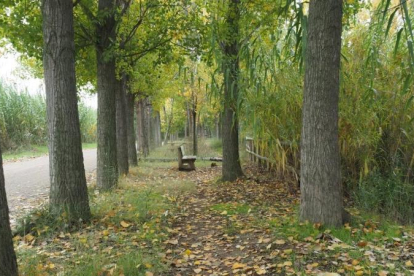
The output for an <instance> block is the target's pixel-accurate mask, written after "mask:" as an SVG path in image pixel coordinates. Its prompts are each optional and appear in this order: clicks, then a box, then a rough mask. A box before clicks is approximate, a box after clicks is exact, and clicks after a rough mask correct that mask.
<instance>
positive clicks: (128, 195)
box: [14, 167, 195, 276]
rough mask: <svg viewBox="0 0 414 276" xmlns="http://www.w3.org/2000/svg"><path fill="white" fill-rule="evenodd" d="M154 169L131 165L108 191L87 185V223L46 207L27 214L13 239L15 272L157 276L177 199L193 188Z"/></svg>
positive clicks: (26, 273)
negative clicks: (71, 221)
mask: <svg viewBox="0 0 414 276" xmlns="http://www.w3.org/2000/svg"><path fill="white" fill-rule="evenodd" d="M155 173H156V169H155V168H154V169H152V168H147V167H140V168H133V169H132V170H131V175H130V176H129V177H126V178H122V179H121V180H120V184H119V187H118V188H117V189H115V190H113V191H111V192H100V191H98V190H96V189H95V188H94V187H91V188H90V206H91V211H92V219H91V221H90V222H89V223H79V224H77V225H68V224H67V223H66V221H65V218H64V217H59V218H53V217H51V216H50V214H49V213H48V210H47V208H44V209H39V210H36V211H34V212H33V213H32V214H31V215H29V216H27V217H26V218H25V219H24V220H22V221H21V223H20V226H19V227H18V228H17V233H16V234H17V235H16V236H15V239H14V240H15V243H16V248H17V254H18V260H19V265H20V272H21V274H22V275H57V274H59V273H64V274H62V275H73V276H75V275H85V276H89V275H132V276H133V275H146V273H147V272H151V273H153V274H154V275H163V273H164V272H165V271H166V270H167V269H168V267H167V266H166V265H165V264H164V263H163V261H162V256H163V254H164V253H163V252H162V248H163V242H164V241H165V240H167V239H168V237H169V232H168V229H170V227H171V218H172V216H173V215H174V212H175V211H176V210H177V206H178V202H179V201H180V200H181V198H180V197H181V196H183V195H184V194H186V193H191V192H192V191H194V189H195V186H194V183H192V182H189V181H180V180H178V179H175V180H172V179H171V178H169V177H167V175H166V176H165V177H159V174H155ZM33 252H36V253H33Z"/></svg>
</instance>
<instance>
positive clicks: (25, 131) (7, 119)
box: [0, 83, 47, 150]
mask: <svg viewBox="0 0 414 276" xmlns="http://www.w3.org/2000/svg"><path fill="white" fill-rule="evenodd" d="M0 131H1V134H0V135H1V143H2V145H1V146H2V147H3V148H4V149H6V150H7V149H9V150H10V149H11V150H14V149H17V148H19V147H27V146H29V145H31V144H36V145H43V144H46V143H47V121H46V103H45V98H44V97H43V96H41V95H30V94H29V93H27V92H18V91H17V90H16V89H15V88H13V87H10V86H9V87H8V86H5V85H4V84H2V83H0Z"/></svg>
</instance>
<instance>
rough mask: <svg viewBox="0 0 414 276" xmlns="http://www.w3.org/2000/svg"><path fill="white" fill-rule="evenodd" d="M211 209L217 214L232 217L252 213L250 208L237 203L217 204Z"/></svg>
mask: <svg viewBox="0 0 414 276" xmlns="http://www.w3.org/2000/svg"><path fill="white" fill-rule="evenodd" d="M211 209H212V210H214V211H217V212H219V213H223V214H226V215H229V216H232V215H247V214H249V213H250V212H252V210H253V209H252V207H250V206H249V205H247V204H239V203H236V202H234V203H219V204H216V205H213V206H211Z"/></svg>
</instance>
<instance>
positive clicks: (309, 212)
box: [300, 0, 343, 226]
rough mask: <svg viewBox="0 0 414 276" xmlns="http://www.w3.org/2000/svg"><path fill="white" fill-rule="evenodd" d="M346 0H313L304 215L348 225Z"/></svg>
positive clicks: (307, 74)
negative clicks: (343, 123) (341, 133)
mask: <svg viewBox="0 0 414 276" xmlns="http://www.w3.org/2000/svg"><path fill="white" fill-rule="evenodd" d="M341 31H342V1H341V0H325V1H310V4H309V25H308V35H307V49H306V64H305V66H306V68H305V88H304V100H303V114H302V116H303V118H302V137H301V139H302V141H301V176H300V178H301V206H300V218H301V220H302V221H304V220H308V221H310V222H313V223H322V224H325V225H330V226H340V225H341V224H342V220H343V218H342V209H343V202H342V200H343V199H342V188H341V178H340V171H341V168H340V153H339V143H338V101H339V69H340V57H341Z"/></svg>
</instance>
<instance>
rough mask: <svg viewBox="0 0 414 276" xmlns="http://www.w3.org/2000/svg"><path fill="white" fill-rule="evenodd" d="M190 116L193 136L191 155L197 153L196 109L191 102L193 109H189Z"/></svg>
mask: <svg viewBox="0 0 414 276" xmlns="http://www.w3.org/2000/svg"><path fill="white" fill-rule="evenodd" d="M191 114H192V117H193V121H192V122H193V126H192V130H193V133H192V136H193V155H197V154H198V144H197V142H198V141H197V111H196V106H195V104H193V110H192V111H191Z"/></svg>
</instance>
